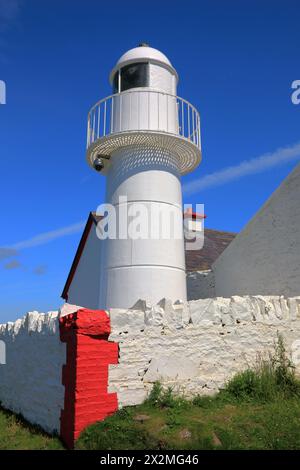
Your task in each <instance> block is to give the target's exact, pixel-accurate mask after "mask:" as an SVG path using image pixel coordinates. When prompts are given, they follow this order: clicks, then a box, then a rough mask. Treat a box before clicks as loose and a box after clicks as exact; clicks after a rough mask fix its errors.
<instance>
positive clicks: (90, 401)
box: [60, 309, 118, 448]
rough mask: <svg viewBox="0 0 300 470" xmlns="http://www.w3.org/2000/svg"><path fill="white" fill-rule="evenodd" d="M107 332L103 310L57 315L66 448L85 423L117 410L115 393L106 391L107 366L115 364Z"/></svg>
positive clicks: (113, 347) (113, 346)
mask: <svg viewBox="0 0 300 470" xmlns="http://www.w3.org/2000/svg"><path fill="white" fill-rule="evenodd" d="M109 334H110V320H109V317H108V315H107V313H106V312H105V311H104V310H87V309H80V310H78V311H77V312H75V313H72V314H70V315H66V316H65V317H62V318H60V338H61V341H63V342H66V343H67V360H66V364H65V365H64V366H63V371H62V383H63V385H64V386H65V398H64V409H63V410H62V412H61V423H60V435H61V438H62V440H63V441H64V442H65V444H66V445H67V447H69V448H73V447H74V442H75V440H76V439H77V438H78V437H79V434H80V433H81V431H82V430H83V429H84V428H85V427H86V426H88V425H89V424H92V423H95V422H96V421H100V420H103V419H104V418H105V417H106V416H109V415H111V414H113V413H114V412H115V411H117V409H118V402H117V394H116V393H108V392H107V387H108V366H109V364H117V363H118V344H116V343H111V342H108V340H107V339H108V336H109Z"/></svg>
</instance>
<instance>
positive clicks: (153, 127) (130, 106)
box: [87, 88, 201, 174]
mask: <svg viewBox="0 0 300 470" xmlns="http://www.w3.org/2000/svg"><path fill="white" fill-rule="evenodd" d="M136 145H142V146H146V147H159V148H165V149H167V150H169V151H171V152H172V153H173V154H174V155H176V156H177V157H178V161H179V168H180V173H181V174H186V173H189V172H190V171H192V170H193V169H194V168H195V167H196V166H197V165H198V164H199V163H200V161H201V140H200V116H199V113H198V111H197V110H196V109H195V107H194V106H192V105H191V104H190V103H189V102H188V101H186V100H184V99H183V98H180V97H178V96H174V95H171V94H168V93H165V92H160V91H157V90H151V89H149V88H147V89H143V88H139V89H134V90H130V91H125V92H122V93H116V94H114V95H111V96H108V97H107V98H104V99H102V100H100V101H98V102H97V103H96V104H95V105H94V106H93V107H92V108H91V110H90V112H89V114H88V126H87V160H88V163H89V165H90V166H92V167H95V160H96V159H99V158H101V162H103V173H104V174H105V173H106V172H107V170H108V168H109V165H110V162H109V161H110V156H111V155H112V153H113V152H115V151H116V150H118V149H120V148H124V147H128V146H136Z"/></svg>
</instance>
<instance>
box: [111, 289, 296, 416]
mask: <svg viewBox="0 0 300 470" xmlns="http://www.w3.org/2000/svg"><path fill="white" fill-rule="evenodd" d="M109 315H110V319H111V327H112V333H111V335H110V337H109V340H110V341H116V342H118V343H119V364H117V365H111V366H110V368H109V391H110V392H117V394H118V401H119V406H120V407H122V406H126V405H136V404H139V403H141V402H143V400H144V399H145V398H146V397H147V395H148V393H149V391H150V390H151V388H152V386H153V383H154V382H155V381H156V380H159V381H160V382H161V383H162V384H163V386H164V387H168V386H170V387H172V388H173V390H174V391H175V392H180V393H182V394H184V395H185V396H187V397H192V396H195V395H197V394H200V395H207V394H214V393H216V392H217V391H218V390H219V389H220V388H222V387H223V386H224V384H225V382H226V381H227V380H228V379H229V378H230V377H232V376H233V375H234V374H235V373H236V372H238V371H241V370H243V369H245V368H247V367H249V366H251V365H254V364H255V361H256V358H257V354H258V353H261V354H267V353H268V351H273V347H274V341H275V340H276V338H277V332H280V333H282V335H283V337H284V340H285V343H286V346H287V349H288V352H291V351H292V352H293V357H298V356H299V357H300V353H299V351H297V348H299V344H300V341H299V339H300V297H295V298H288V299H287V298H284V297H279V296H274V297H263V296H255V297H253V296H245V297H238V296H235V297H232V298H220V297H217V298H212V299H201V300H196V301H192V302H185V303H177V304H172V302H170V301H166V300H164V301H162V302H160V304H159V305H155V306H151V305H150V304H147V302H145V301H139V302H138V303H137V304H136V305H135V306H134V310H120V309H111V310H110V311H109ZM296 372H297V373H300V361H298V362H297V364H296Z"/></svg>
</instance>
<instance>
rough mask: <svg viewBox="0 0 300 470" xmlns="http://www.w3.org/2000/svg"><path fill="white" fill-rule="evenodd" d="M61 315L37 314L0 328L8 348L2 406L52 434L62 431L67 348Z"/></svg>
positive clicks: (0, 383)
mask: <svg viewBox="0 0 300 470" xmlns="http://www.w3.org/2000/svg"><path fill="white" fill-rule="evenodd" d="M58 315H59V314H58V312H48V313H47V314H43V313H38V312H36V311H34V312H29V313H27V315H25V316H24V317H23V318H22V319H19V320H17V321H15V322H8V323H6V324H3V325H0V341H3V343H4V344H5V349H6V364H5V365H0V403H1V404H2V406H3V407H5V408H7V409H9V410H12V411H14V412H16V413H21V414H22V416H24V418H26V419H27V420H28V421H30V422H31V423H34V424H38V425H40V426H41V427H42V428H43V429H45V430H46V431H48V432H50V433H52V432H59V429H60V412H61V409H62V408H63V402H64V387H63V386H62V382H61V376H62V365H63V364H65V362H66V345H65V344H64V343H61V342H60V339H59V323H58ZM3 343H2V344H3Z"/></svg>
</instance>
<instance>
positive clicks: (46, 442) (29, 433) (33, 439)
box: [0, 406, 64, 450]
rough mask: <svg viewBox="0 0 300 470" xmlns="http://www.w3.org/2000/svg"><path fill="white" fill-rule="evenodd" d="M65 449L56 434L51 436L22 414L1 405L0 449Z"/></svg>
mask: <svg viewBox="0 0 300 470" xmlns="http://www.w3.org/2000/svg"><path fill="white" fill-rule="evenodd" d="M23 449H24V450H63V449H64V446H63V444H62V443H61V441H60V439H59V438H58V437H56V436H49V435H48V434H47V433H45V432H43V430H41V428H40V427H38V426H33V425H32V424H29V423H28V422H27V421H25V420H24V419H23V418H22V417H21V416H19V415H15V414H14V413H12V412H11V411H8V410H5V409H4V408H2V407H1V406H0V450H23Z"/></svg>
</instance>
